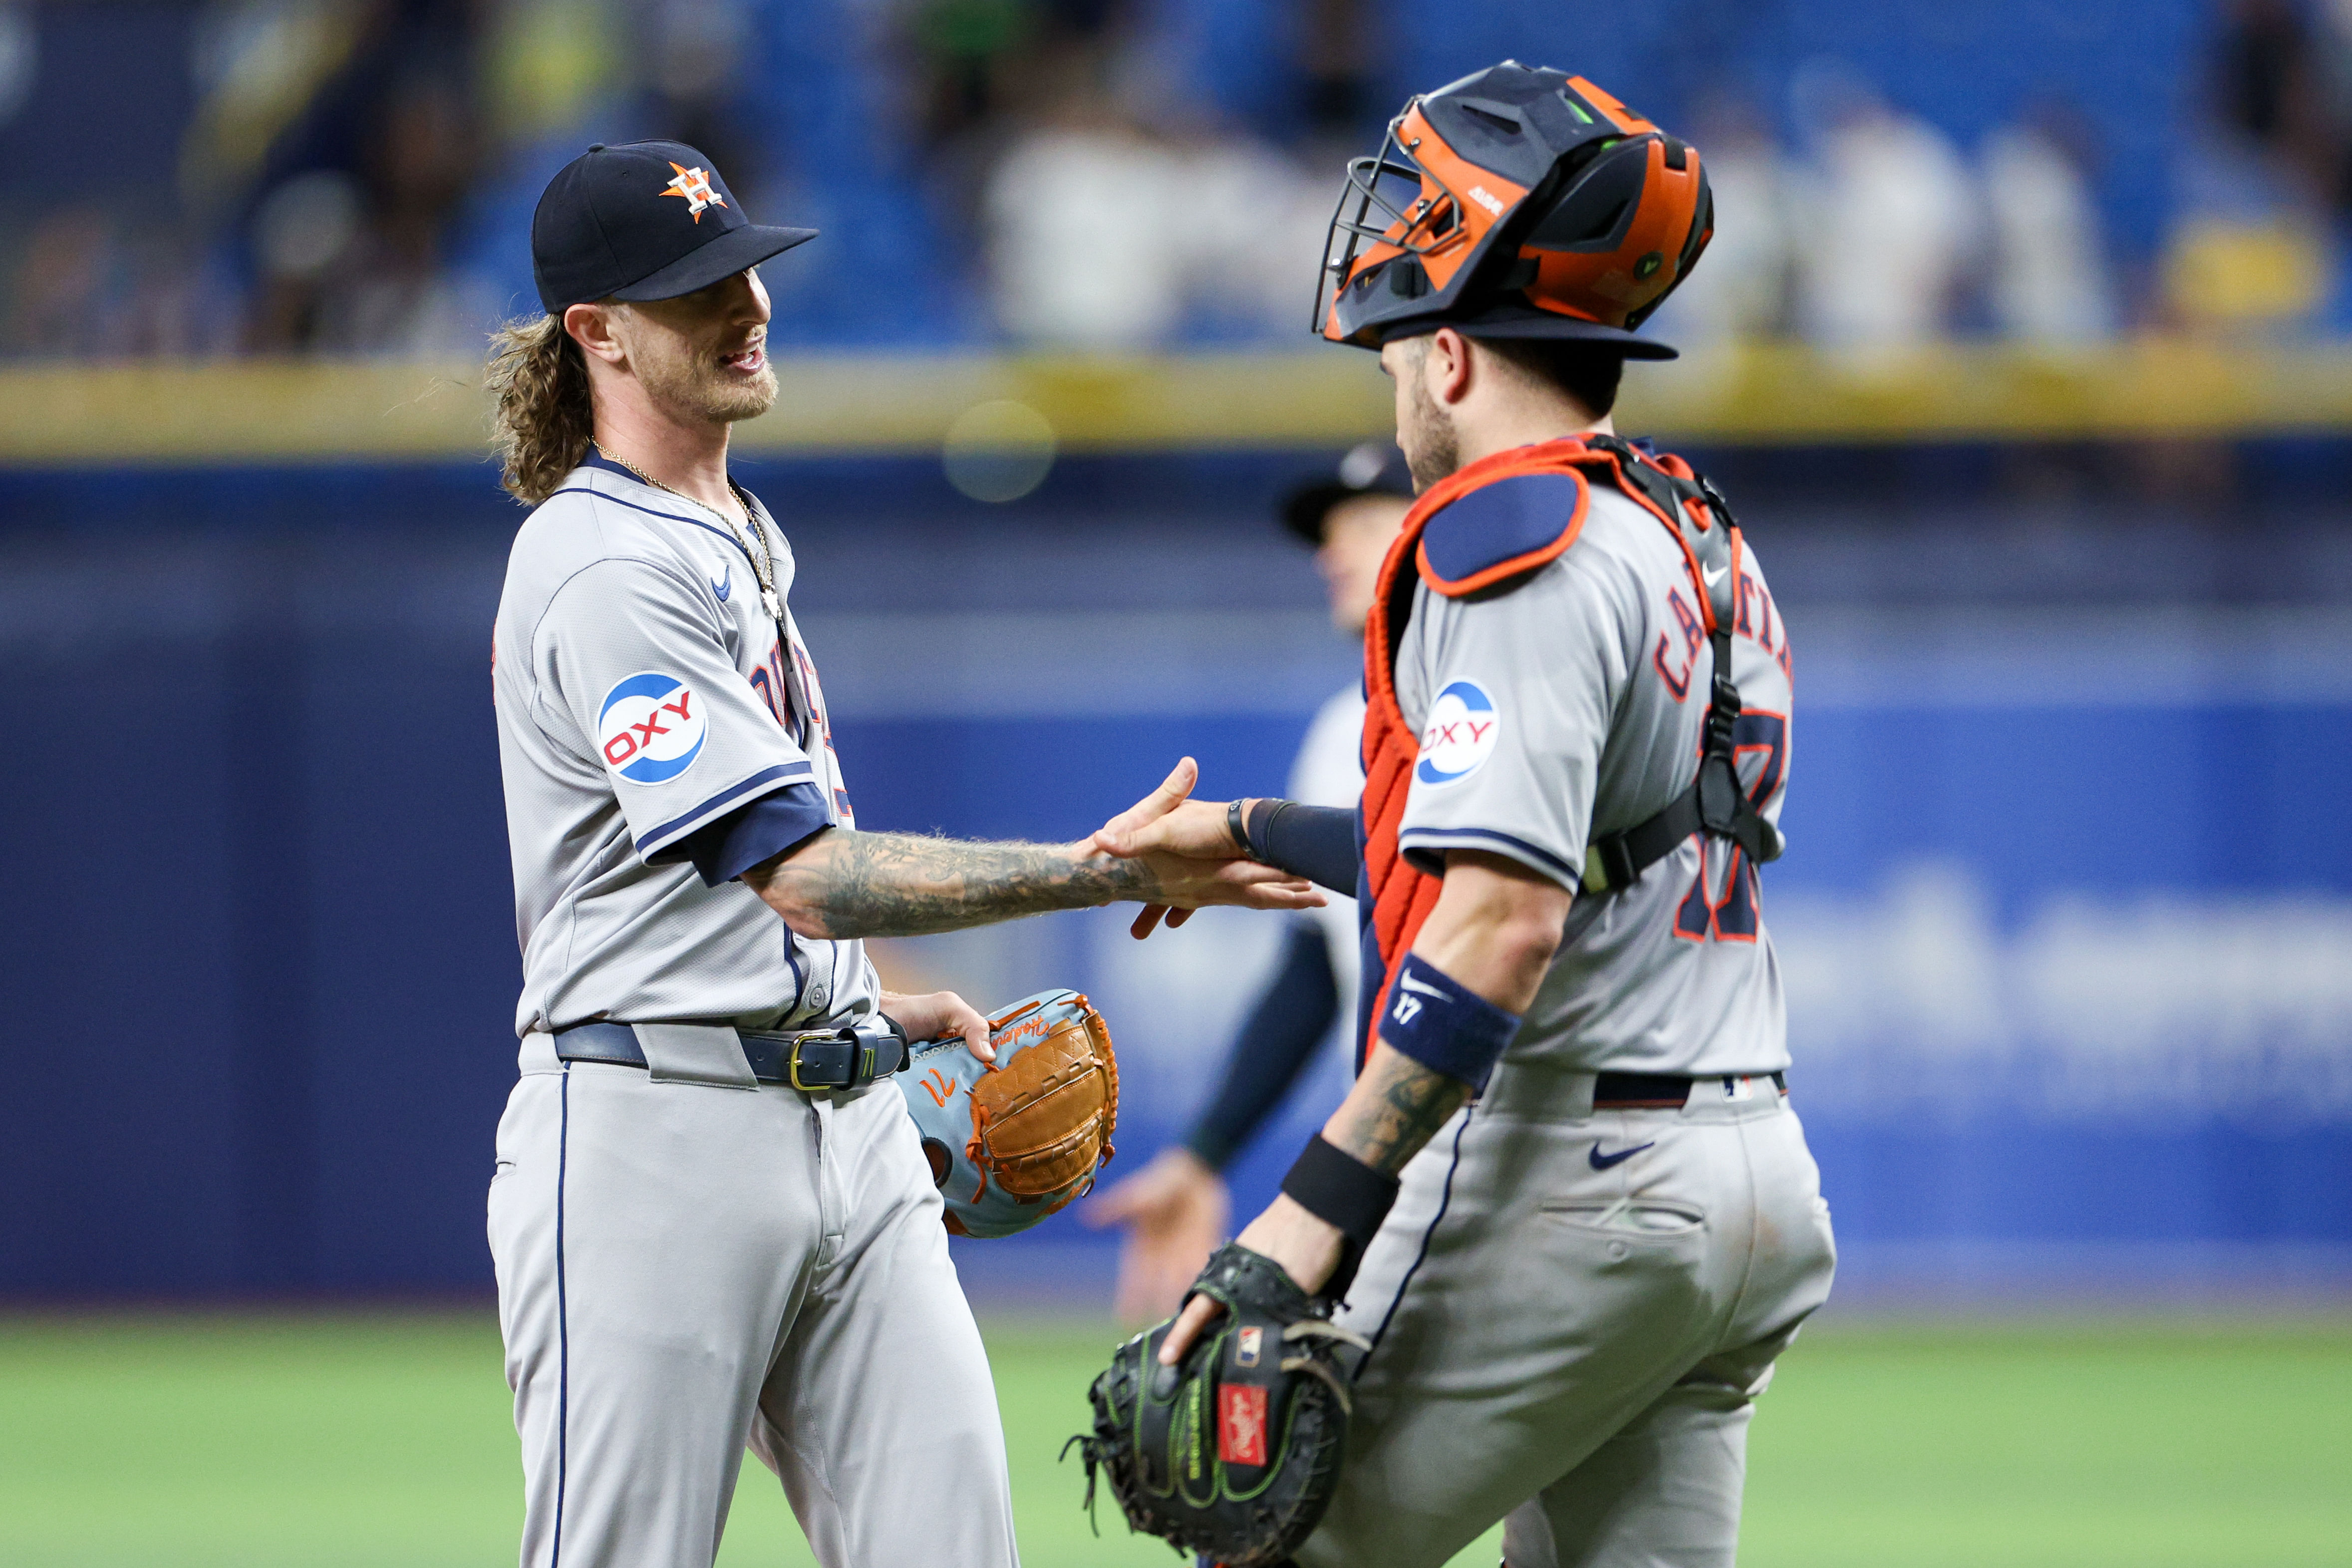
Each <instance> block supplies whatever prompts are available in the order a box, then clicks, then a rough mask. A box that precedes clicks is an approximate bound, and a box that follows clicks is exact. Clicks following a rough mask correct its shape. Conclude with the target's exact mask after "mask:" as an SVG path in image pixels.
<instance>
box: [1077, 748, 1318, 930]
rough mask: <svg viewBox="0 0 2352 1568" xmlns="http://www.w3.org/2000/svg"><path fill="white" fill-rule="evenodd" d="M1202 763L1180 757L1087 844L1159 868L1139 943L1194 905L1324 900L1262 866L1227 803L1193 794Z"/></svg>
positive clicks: (1178, 921) (1308, 905) (1288, 904)
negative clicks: (1249, 852) (1239, 836)
mask: <svg viewBox="0 0 2352 1568" xmlns="http://www.w3.org/2000/svg"><path fill="white" fill-rule="evenodd" d="M1200 776H1201V769H1200V764H1199V763H1195V762H1193V760H1192V758H1190V757H1185V758H1182V759H1181V760H1180V761H1179V762H1178V763H1177V764H1176V766H1175V767H1174V768H1173V769H1172V770H1171V771H1170V773H1169V774H1168V777H1167V778H1166V779H1164V780H1162V781H1161V783H1160V787H1159V788H1157V789H1155V790H1153V791H1152V792H1151V793H1150V795H1145V796H1144V797H1143V798H1142V799H1141V800H1139V801H1137V802H1136V803H1135V804H1134V805H1131V806H1129V807H1128V808H1127V809H1126V810H1125V811H1122V812H1120V813H1119V814H1118V816H1114V817H1112V818H1111V819H1110V820H1109V821H1108V822H1107V823H1105V824H1103V826H1101V827H1100V828H1098V829H1097V830H1096V833H1095V836H1094V837H1093V838H1092V839H1091V840H1089V847H1091V848H1092V849H1094V850H1095V851H1096V852H1097V853H1099V854H1106V855H1116V856H1118V858H1121V859H1127V860H1136V859H1139V860H1142V861H1145V862H1146V863H1148V864H1149V865H1150V867H1151V868H1152V869H1153V871H1155V872H1156V873H1158V875H1159V877H1160V882H1161V889H1162V896H1161V897H1160V898H1159V899H1156V900H1152V901H1151V902H1150V903H1147V904H1145V905H1144V906H1143V910H1142V912H1141V913H1139V914H1138V915H1137V916H1136V917H1135V924H1134V925H1133V927H1131V928H1130V929H1131V930H1132V931H1133V932H1134V934H1135V936H1136V937H1137V938H1138V939H1139V940H1140V939H1141V938H1143V937H1147V936H1150V934H1151V932H1152V930H1153V929H1154V928H1155V927H1156V926H1158V925H1159V923H1160V920H1161V918H1162V917H1163V916H1164V917H1165V918H1166V920H1167V921H1168V924H1169V926H1170V927H1171V929H1172V928H1174V927H1176V926H1180V925H1182V924H1183V923H1184V921H1185V918H1186V916H1187V915H1189V914H1190V913H1191V911H1192V910H1193V909H1196V908H1199V907H1201V906H1202V905H1207V904H1240V905H1242V906H1244V907H1245V908H1248V909H1254V910H1307V909H1315V908H1318V906H1320V905H1321V904H1322V903H1323V902H1324V898H1323V895H1322V893H1320V892H1319V891H1318V890H1317V889H1316V888H1315V886H1314V885H1313V884H1312V883H1310V882H1308V881H1307V879H1305V878H1302V877H1295V876H1292V875H1291V874H1290V873H1289V872H1287V871H1281V870H1276V868H1273V867H1271V866H1261V865H1259V864H1258V863H1257V862H1256V861H1255V860H1251V859H1249V858H1246V857H1245V856H1244V855H1243V854H1242V853H1241V852H1240V851H1239V850H1238V849H1236V847H1234V841H1233V836H1232V834H1231V833H1230V832H1228V831H1227V829H1226V827H1225V805H1224V803H1223V802H1205V801H1196V800H1192V799H1191V798H1190V796H1191V795H1192V786H1193V784H1196V783H1198V782H1199V781H1200Z"/></svg>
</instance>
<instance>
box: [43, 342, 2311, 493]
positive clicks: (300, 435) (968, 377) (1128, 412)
mask: <svg viewBox="0 0 2352 1568" xmlns="http://www.w3.org/2000/svg"><path fill="white" fill-rule="evenodd" d="M776 368H777V372H778V374H779V376H780V378H781V379H782V384H783V395H782V398H780V399H779V401H778V403H777V405H776V407H775V408H774V409H773V410H772V412H771V413H769V414H768V415H767V416H764V417H762V418H761V419H758V420H755V421H752V422H751V423H750V424H748V425H746V426H743V427H742V429H741V434H740V440H741V442H742V445H743V447H745V449H747V450H755V451H765V452H777V453H821V452H844V453H858V452H866V453H893V452H895V453H911V452H924V451H937V450H939V449H940V444H941V442H942V441H943V440H944V439H945V438H946V437H947V435H948V432H949V429H950V426H953V425H954V424H955V423H956V421H957V420H958V419H959V417H960V416H964V415H966V414H968V413H969V412H970V411H971V410H972V409H973V408H974V407H975V406H977V405H981V404H984V403H992V402H999V401H1003V402H1012V403H1018V404H1023V405H1027V406H1028V407H1029V408H1032V409H1034V410H1035V411H1036V413H1037V414H1038V415H1041V416H1043V418H1044V423H1045V425H1046V426H1051V428H1052V430H1053V432H1054V438H1055V443H1056V444H1057V445H1058V446H1059V447H1060V448H1061V449H1062V450H1065V451H1108V450H1136V451H1167V450H1215V449H1219V448H1240V447H1328V446H1339V445H1343V444H1345V443H1347V442H1349V441H1354V440H1360V439H1363V438H1365V437H1374V436H1380V435H1382V434H1385V433H1386V432H1387V431H1388V429H1389V427H1390V417H1391V414H1390V401H1389V389H1388V384H1387V382H1386V381H1385V380H1384V379H1382V377H1381V375H1380V374H1379V372H1378V370H1377V368H1376V367H1375V365H1374V363H1373V361H1372V358H1371V356H1370V355H1369V354H1364V353H1354V352H1350V351H1348V350H1343V349H1337V348H1332V349H1323V350H1314V349H1309V350H1307V351H1306V352H1303V353H1290V352H1286V353H1217V354H1182V355H1168V356H1160V357H1135V358H1083V357H1055V356H1043V355H1037V356H992V355H982V354H954V355H927V356H890V355H863V356H849V355H842V356H829V355H828V356H818V355H812V356H806V357H796V358H793V359H788V360H779V361H778V362H777V365H776ZM1031 423H1032V425H1033V426H1034V421H1032V422H1031ZM1619 423H1620V426H1621V427H1622V428H1624V429H1626V430H1628V431H1631V432H1637V433H1655V434H1657V435H1659V436H1661V437H1666V438H1668V439H1676V440H1695V441H1711V442H1715V443H1718V444H1724V443H1738V444H1743V445H1745V444H1759V445H1760V444H1788V443H1849V442H1863V443H1883V442H1895V441H1920V440H1927V441H1937V440H1979V439H1993V440H2076V439H2129V438H2159V437H2237V436H2259V435H2284V434H2295V433H2325V432H2346V433H2352V346H2347V347H2343V348H2336V347H2313V348H2274V347H2263V348H2256V347H2222V346H2217V345H2211V344H2203V343H2198V342H2185V341H2177V340H2147V341H2141V342H2127V343H2123V344H2118V345H2115V346H2111V347H2105V348H2099V349H2084V350H2028V349H2017V348H2007V347H1990V346H1941V347H1936V348H1931V349H1926V350H1919V351H1914V352H1906V353H1888V354H1857V355H1853V356H1843V357H1842V356H1835V355H1829V354H1824V353H1816V352H1812V351H1810V350H1807V349H1803V348H1801V347H1796V346H1791V345H1785V344H1749V345H1745V346H1742V347H1738V348H1736V349H1727V350H1724V351H1720V352H1717V353H1701V354H1693V355H1690V356H1688V357H1686V358H1685V359H1684V360H1682V361H1681V362H1678V363H1672V364H1664V365H1635V366H1633V368H1632V369H1631V370H1630V371H1629V373H1628V375H1627V379H1626V390H1625V395H1624V399H1623V402H1622V405H1621V410H1620V416H1619ZM487 430H488V420H487V416H486V413H485V409H484V405H483V402H482V398H481V394H480V391H479V388H478V384H477V380H476V376H475V374H474V367H472V366H469V365H465V364H419V363H383V362H341V363H319V362H235V363H201V364H197V363H152V364H117V365H69V366H68V365H54V366H52V365H19V366H16V367H13V368H9V369H6V370H0V464H5V465H6V466H10V467H20V468H21V467H32V466H88V465H100V464H104V465H112V464H171V465H180V464H215V463H258V462H287V461H293V462H315V461H331V460H334V459H337V458H366V459H377V460H382V459H393V460H403V459H419V460H422V459H442V460H446V459H451V458H466V457H468V456H472V455H478V454H479V453H481V452H482V451H483V450H484V448H485V446H486V439H487Z"/></svg>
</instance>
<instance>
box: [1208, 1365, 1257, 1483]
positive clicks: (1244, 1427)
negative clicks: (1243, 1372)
mask: <svg viewBox="0 0 2352 1568" xmlns="http://www.w3.org/2000/svg"><path fill="white" fill-rule="evenodd" d="M1217 1458H1220V1459H1223V1461H1224V1462H1225V1463H1226V1464H1228V1465H1263V1464H1265V1389H1263V1388H1244V1387H1242V1386H1241V1385H1239V1384H1231V1383H1229V1384H1225V1385H1224V1386H1223V1388H1220V1389H1218V1390H1217Z"/></svg>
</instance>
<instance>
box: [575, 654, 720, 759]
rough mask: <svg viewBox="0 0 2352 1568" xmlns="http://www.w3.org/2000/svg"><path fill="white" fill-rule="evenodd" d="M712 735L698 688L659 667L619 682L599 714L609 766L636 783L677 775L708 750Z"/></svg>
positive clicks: (601, 740)
mask: <svg viewBox="0 0 2352 1568" xmlns="http://www.w3.org/2000/svg"><path fill="white" fill-rule="evenodd" d="M707 734H708V731H707V728H706V724H705V721H704V719H703V714H702V705H701V703H700V702H699V701H698V700H697V699H696V697H695V694H694V691H693V689H691V688H689V687H688V686H687V685H686V684H685V682H683V681H681V680H679V679H677V677H676V676H671V675H663V674H661V673H659V672H658V671H656V670H646V671H644V672H642V673H640V674H637V675H632V676H628V677H626V678H625V679H621V680H618V681H615V682H614V685H613V689H612V690H610V691H608V692H606V693H605V694H604V707H603V708H602V709H601V710H599V711H598V714H597V719H596V744H597V749H598V750H599V751H601V752H603V753H604V763H605V765H606V766H608V767H610V768H611V769H612V770H613V771H614V773H617V774H619V775H620V776H621V777H622V778H625V779H627V780H629V781H630V782H631V783H632V784H663V783H666V782H667V781H668V780H670V779H674V778H676V777H677V776H678V775H679V774H680V773H684V772H686V770H687V769H688V768H690V767H692V766H693V765H694V759H695V758H697V757H698V756H700V755H701V754H702V742H703V741H704V740H705V738H706V737H707Z"/></svg>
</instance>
